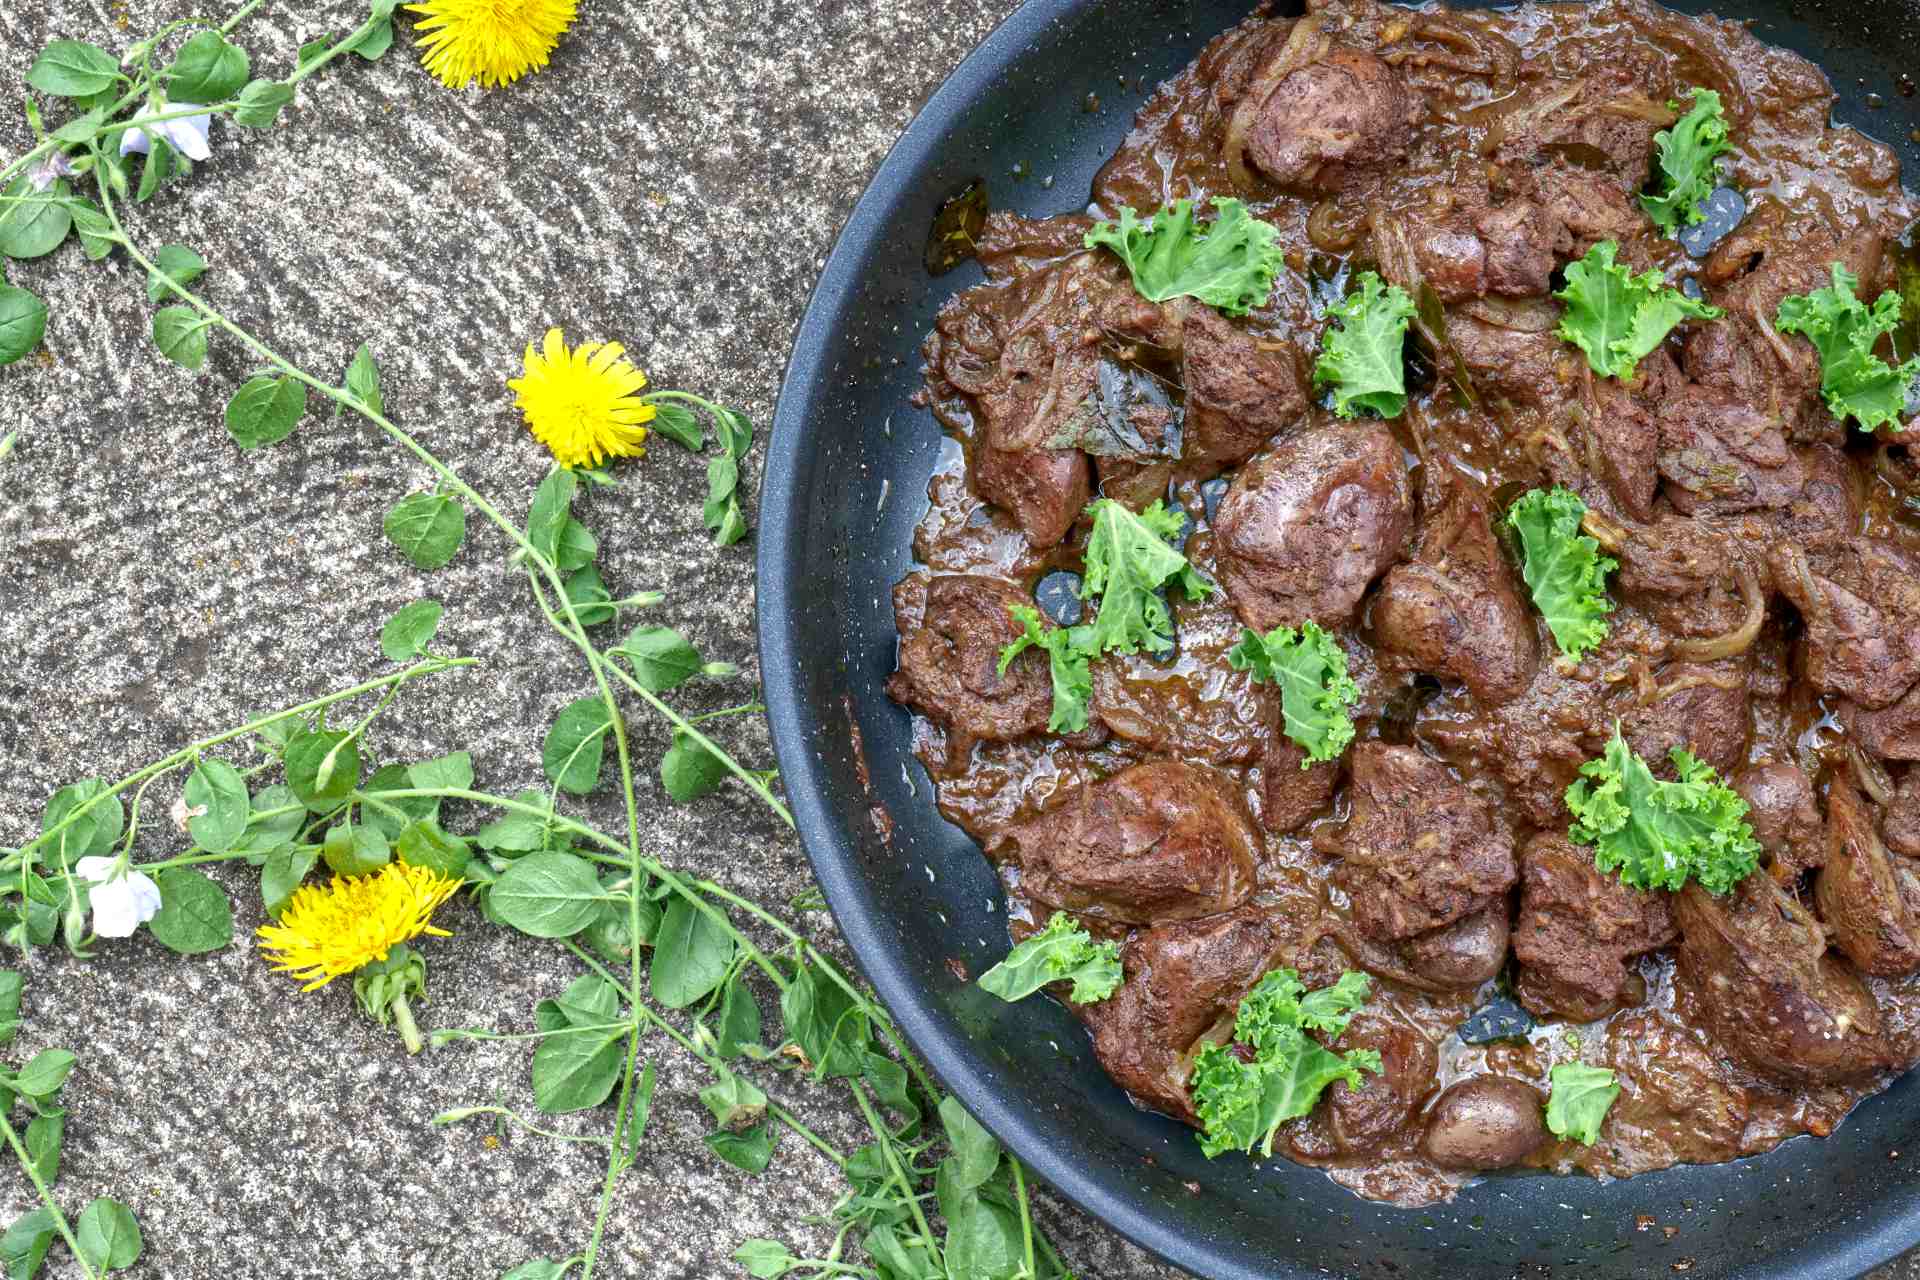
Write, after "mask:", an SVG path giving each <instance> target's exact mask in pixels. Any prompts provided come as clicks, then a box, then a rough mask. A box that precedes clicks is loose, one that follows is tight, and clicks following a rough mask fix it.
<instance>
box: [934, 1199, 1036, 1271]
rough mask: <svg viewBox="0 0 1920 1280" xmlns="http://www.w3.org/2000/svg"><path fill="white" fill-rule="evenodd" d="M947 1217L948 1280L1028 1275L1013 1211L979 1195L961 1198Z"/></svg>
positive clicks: (945, 1251)
mask: <svg viewBox="0 0 1920 1280" xmlns="http://www.w3.org/2000/svg"><path fill="white" fill-rule="evenodd" d="M946 1217H947V1243H946V1248H945V1249H944V1250H943V1255H944V1258H945V1261H946V1264H947V1275H948V1276H949V1277H950V1280H1016V1277H1020V1276H1024V1275H1027V1274H1028V1272H1027V1271H1026V1270H1025V1268H1024V1266H1023V1264H1022V1261H1021V1257H1022V1245H1021V1234H1020V1226H1019V1223H1018V1222H1017V1221H1016V1220H1015V1218H1014V1216H1013V1211H1012V1210H1011V1209H1008V1208H1007V1207H1006V1206H1005V1205H1001V1204H995V1203H994V1202H992V1201H990V1200H986V1199H984V1198H982V1197H980V1196H962V1197H960V1199H959V1200H958V1202H957V1203H956V1204H955V1205H954V1206H953V1210H952V1212H951V1213H949V1214H947V1215H946Z"/></svg>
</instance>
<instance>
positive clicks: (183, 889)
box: [147, 867, 233, 956]
mask: <svg viewBox="0 0 1920 1280" xmlns="http://www.w3.org/2000/svg"><path fill="white" fill-rule="evenodd" d="M156 883H158V884H159V886H160V910H159V911H158V912H156V913H155V915H154V917H153V919H152V920H150V921H148V922H147V928H148V929H150V930H152V931H153V936H154V937H155V938H157V939H159V941H160V945H161V946H164V947H166V948H167V949H168V950H169V951H173V952H177V953H178V954H180V955H183V956H192V955H199V954H201V953H202V952H206V951H218V950H220V949H221V948H222V947H224V946H226V945H227V944H228V943H230V942H232V941H233V904H232V903H230V902H228V901H227V892H226V890H224V889H222V888H221V887H220V886H219V885H217V884H215V883H214V882H213V881H212V880H210V879H208V878H207V877H206V876H204V875H202V874H201V873H200V872H198V871H195V870H194V869H193V868H192V867H169V868H168V869H167V870H165V871H162V872H161V873H160V874H159V876H158V877H157V880H156Z"/></svg>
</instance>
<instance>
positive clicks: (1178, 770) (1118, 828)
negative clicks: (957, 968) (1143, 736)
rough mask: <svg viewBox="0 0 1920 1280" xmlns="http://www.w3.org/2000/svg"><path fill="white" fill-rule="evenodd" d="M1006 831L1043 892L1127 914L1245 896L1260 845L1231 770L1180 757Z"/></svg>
mask: <svg viewBox="0 0 1920 1280" xmlns="http://www.w3.org/2000/svg"><path fill="white" fill-rule="evenodd" d="M1008 834H1009V835H1010V837H1011V838H1012V841H1013V843H1014V845H1015V847H1016V849H1017V850H1018V858H1019V863H1020V869H1021V884H1022V885H1023V887H1024V888H1025V889H1026V891H1027V893H1028V894H1029V895H1030V896H1031V897H1032V898H1033V899H1034V900H1035V901H1036V902H1041V903H1045V904H1046V905H1047V906H1050V907H1056V908H1058V909H1060V910H1063V911H1072V912H1074V913H1076V914H1079V915H1086V916H1092V917H1095V918H1097V919H1102V920H1114V921H1120V922H1125V923H1129V924H1150V923H1154V922H1156V921H1165V920H1191V919H1194V918H1195V917H1198V916H1205V915H1212V914H1213V913H1215V912H1218V911H1229V910H1232V909H1233V908H1234V907H1237V906H1239V905H1240V904H1241V903H1243V902H1245V901H1246V900H1247V897H1248V896H1249V895H1250V894H1251V893H1252V892H1253V871H1254V857H1255V854H1256V852H1257V850H1258V849H1259V847H1260V845H1259V838H1258V836H1257V835H1256V834H1255V831H1254V827H1253V820H1252V819H1251V818H1250V817H1249V816H1248V815H1247V811H1246V806H1245V804H1244V803H1243V802H1242V801H1241V799H1240V796H1239V794H1238V792H1237V789H1236V788H1235V786H1234V784H1233V782H1232V780H1231V779H1229V778H1228V777H1226V775H1224V774H1220V773H1216V772H1215V771H1213V770H1212V769H1209V768H1207V767H1206V766H1204V765H1197V764H1187V763H1184V762H1182V761H1176V760H1155V761H1151V762H1149V763H1147V764H1138V765H1134V766H1133V767H1132V768H1130V769H1125V770H1122V771H1121V772H1119V773H1117V774H1115V775H1114V776H1112V777H1111V778H1106V779H1103V780H1101V781H1099V782H1095V783H1091V784H1089V785H1086V786H1082V787H1080V788H1079V789H1078V790H1077V791H1075V792H1074V793H1073V795H1071V796H1070V797H1069V798H1068V799H1067V801H1066V803H1065V804H1063V805H1061V806H1060V807H1059V808H1058V809H1054V810H1052V811H1050V812H1048V813H1044V814H1042V815H1040V816H1039V817H1038V818H1035V819H1032V820H1030V821H1028V822H1024V823H1020V824H1017V825H1015V826H1014V827H1013V828H1012V829H1011V831H1010V832H1009V833H1008Z"/></svg>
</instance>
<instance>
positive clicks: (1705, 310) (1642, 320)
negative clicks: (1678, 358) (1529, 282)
mask: <svg viewBox="0 0 1920 1280" xmlns="http://www.w3.org/2000/svg"><path fill="white" fill-rule="evenodd" d="M1619 248H1620V247H1619V246H1618V245H1616V244H1615V243H1614V242H1613V241H1611V240H1602V241H1601V242H1600V243H1599V244H1596V245H1595V246H1593V248H1591V249H1589V250H1587V256H1586V257H1584V258H1582V259H1580V260H1579V261H1578V262H1573V263H1569V264H1568V265H1567V287H1566V288H1564V289H1562V290H1560V291H1559V292H1558V293H1556V294H1554V295H1553V296H1554V297H1556V298H1559V299H1560V300H1561V301H1562V302H1565V303H1566V304H1567V309H1566V310H1565V311H1564V312H1562V313H1561V316H1560V328H1559V330H1558V332H1559V335H1560V336H1561V337H1562V338H1565V339H1566V340H1567V341H1568V342H1571V343H1572V344H1573V345H1574V346H1576V347H1579V348H1580V349H1581V350H1582V351H1584V352H1586V353H1587V363H1588V364H1589V365H1591V366H1593V371H1594V372H1595V373H1598V374H1601V375H1602V376H1604V377H1608V378H1630V377H1632V376H1633V371H1634V367H1635V366H1636V365H1638V364H1639V363H1640V359H1641V357H1642V356H1645V355H1647V354H1648V353H1650V352H1651V351H1652V350H1653V349H1654V348H1655V347H1657V346H1659V345H1660V344H1661V343H1662V342H1664V341H1665V340H1666V337H1667V335H1668V334H1669V333H1671V332H1673V327H1674V326H1675V325H1677V324H1679V323H1680V322H1681V321H1682V320H1684V319H1687V318H1688V317H1693V318H1695V319H1699V320H1717V319H1719V318H1720V317H1721V316H1723V315H1725V314H1726V313H1725V312H1724V311H1722V310H1721V309H1720V308H1718V307H1713V306H1708V305H1707V304H1706V303H1704V302H1696V301H1694V300H1693V299H1692V298H1689V297H1688V296H1687V295H1686V294H1684V293H1681V292H1680V291H1679V290H1678V289H1675V288H1672V287H1670V286H1668V285H1667V284H1666V283H1665V282H1664V281H1663V280H1662V279H1661V277H1660V273H1659V272H1658V271H1647V272H1644V273H1643V274H1641V275H1637V276H1636V275H1634V274H1633V273H1632V272H1630V271H1628V270H1627V268H1626V267H1625V266H1622V265H1620V264H1618V263H1616V262H1615V261H1614V255H1615V254H1616V253H1618V252H1619Z"/></svg>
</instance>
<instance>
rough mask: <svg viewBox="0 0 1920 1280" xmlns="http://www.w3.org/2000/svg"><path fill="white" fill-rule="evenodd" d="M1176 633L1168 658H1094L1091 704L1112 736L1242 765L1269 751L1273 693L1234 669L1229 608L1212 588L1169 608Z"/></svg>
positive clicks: (1234, 635)
mask: <svg viewBox="0 0 1920 1280" xmlns="http://www.w3.org/2000/svg"><path fill="white" fill-rule="evenodd" d="M1174 621H1175V627H1176V631H1177V634H1178V635H1179V637H1180V647H1179V652H1178V653H1177V654H1176V655H1174V656H1173V657H1172V659H1171V660H1168V659H1165V658H1156V657H1155V656H1154V655H1152V654H1148V653H1134V654H1121V653H1110V654H1106V655H1104V656H1102V657H1100V658H1099V659H1097V660H1095V661H1094V663H1093V664H1092V668H1091V670H1092V674H1093V710H1094V714H1095V715H1097V716H1098V717H1099V718H1100V722H1101V723H1102V724H1104V725H1106V726H1107V728H1109V729H1111V730H1112V731H1113V733H1114V735H1115V736H1117V737H1120V738H1125V739H1126V740H1127V741H1128V742H1132V743H1135V744H1137V745H1139V746H1140V747H1141V748H1143V749H1145V750H1148V751H1152V752H1156V753H1164V754H1167V755H1173V756H1179V757H1183V758H1186V759H1190V760H1205V761H1207V762H1208V763H1210V764H1219V765H1242V764H1251V763H1253V762H1254V761H1255V760H1258V759H1259V758H1260V756H1261V755H1262V753H1264V752H1265V751H1266V750H1267V742H1268V740H1269V739H1270V738H1271V737H1272V736H1273V730H1272V727H1271V726H1272V724H1273V722H1274V721H1275V720H1276V719H1277V711H1278V708H1277V705H1276V704H1277V703H1278V702H1279V697H1278V695H1277V694H1276V692H1275V691H1274V689H1273V687H1272V686H1271V685H1262V684H1256V683H1255V682H1254V679H1253V676H1252V675H1251V674H1250V673H1249V672H1246V671H1236V670H1235V669H1234V668H1233V667H1232V666H1231V665H1229V664H1228V662H1227V653H1228V651H1230V650H1231V649H1232V648H1233V647H1234V646H1235V645H1236V644H1238V643H1239V642H1240V634H1241V629H1240V626H1239V624H1238V622H1237V621H1236V619H1235V618H1234V615H1233V611H1232V610H1231V609H1229V608H1227V606H1226V604H1225V602H1224V601H1222V600H1221V599H1220V598H1219V596H1218V595H1217V594H1216V595H1214V596H1211V597H1209V598H1208V599H1206V600H1197V601H1195V600H1188V601H1182V602H1181V603H1179V604H1177V605H1175V606H1174Z"/></svg>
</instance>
